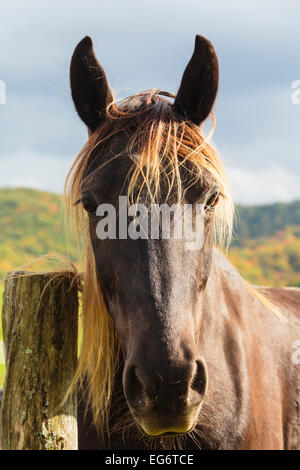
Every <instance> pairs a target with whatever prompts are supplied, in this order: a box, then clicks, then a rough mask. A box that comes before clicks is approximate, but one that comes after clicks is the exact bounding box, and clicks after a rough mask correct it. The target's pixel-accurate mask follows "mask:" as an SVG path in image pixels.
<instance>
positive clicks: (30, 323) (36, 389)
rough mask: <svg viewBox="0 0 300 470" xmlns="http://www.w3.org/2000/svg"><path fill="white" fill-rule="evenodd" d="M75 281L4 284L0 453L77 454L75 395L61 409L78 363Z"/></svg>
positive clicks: (21, 279) (41, 277) (24, 278)
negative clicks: (41, 451) (64, 451)
mask: <svg viewBox="0 0 300 470" xmlns="http://www.w3.org/2000/svg"><path fill="white" fill-rule="evenodd" d="M74 281H76V280H75V277H74V275H72V274H70V275H67V276H66V275H63V274H59V273H51V274H48V273H47V274H41V273H30V275H28V273H24V272H14V273H10V274H9V275H8V277H7V279H6V281H5V290H4V295H3V311H2V323H3V339H4V343H5V346H6V368H7V369H6V379H5V385H4V393H3V399H2V405H1V412H0V448H1V449H11V450H16V449H20V450H21V449H23V450H25V449H28V450H32V449H36V450H47V449H48V450H62V449H77V394H76V391H74V392H73V393H71V394H70V395H69V398H68V399H67V401H66V403H63V404H62V401H63V399H64V397H65V393H66V391H67V389H68V387H69V385H70V383H71V381H72V377H73V375H74V372H75V369H76V363H77V326H78V325H77V314H78V287H77V283H76V282H74Z"/></svg>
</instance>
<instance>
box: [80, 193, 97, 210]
mask: <svg viewBox="0 0 300 470" xmlns="http://www.w3.org/2000/svg"><path fill="white" fill-rule="evenodd" d="M81 202H82V205H83V207H84V209H85V210H86V211H87V212H88V214H93V213H94V212H96V210H97V203H96V201H95V199H94V198H93V197H92V196H87V195H83V196H82V198H81Z"/></svg>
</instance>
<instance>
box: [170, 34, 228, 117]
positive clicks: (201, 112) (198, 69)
mask: <svg viewBox="0 0 300 470" xmlns="http://www.w3.org/2000/svg"><path fill="white" fill-rule="evenodd" d="M218 83H219V66H218V59H217V56H216V53H215V50H214V47H213V45H212V44H211V43H210V42H209V41H208V40H207V39H205V38H204V37H203V36H200V35H197V36H196V40H195V49H194V53H193V55H192V58H191V60H190V61H189V63H188V65H187V67H186V69H185V71H184V74H183V77H182V80H181V84H180V87H179V90H178V93H177V96H176V99H175V102H174V108H175V110H176V112H177V113H178V114H180V115H182V116H184V117H185V118H186V119H188V120H189V121H192V122H194V123H195V124H197V125H199V124H201V122H203V121H204V119H206V118H207V116H208V115H209V113H210V111H211V109H212V107H213V104H214V101H215V98H216V95H217V91H218Z"/></svg>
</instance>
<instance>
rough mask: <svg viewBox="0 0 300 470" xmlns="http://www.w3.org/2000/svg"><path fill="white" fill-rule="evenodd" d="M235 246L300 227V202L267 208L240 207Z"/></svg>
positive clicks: (236, 224) (279, 204) (238, 209)
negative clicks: (293, 227) (290, 227)
mask: <svg viewBox="0 0 300 470" xmlns="http://www.w3.org/2000/svg"><path fill="white" fill-rule="evenodd" d="M236 215H237V217H236V223H235V238H234V241H233V245H235V246H240V245H243V244H244V242H245V241H246V240H249V239H251V240H255V239H259V238H268V237H272V236H274V235H276V234H277V233H278V232H279V231H282V230H285V229H286V228H287V227H289V226H299V227H300V201H295V202H291V203H288V204H285V203H277V204H270V205H266V206H238V207H237V211H236Z"/></svg>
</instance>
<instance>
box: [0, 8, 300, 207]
mask: <svg viewBox="0 0 300 470" xmlns="http://www.w3.org/2000/svg"><path fill="white" fill-rule="evenodd" d="M299 18H300V2H299V0H272V1H270V0H260V1H257V0H251V1H248V0H244V1H243V2H240V1H233V0H227V1H226V2H225V1H224V0H210V1H209V2H204V1H201V0H184V1H183V0H180V1H179V0H172V1H171V0H151V1H150V0H143V1H141V0H139V1H137V0H126V1H122V0H110V1H102V0H98V1H96V0H60V1H58V0H51V1H50V0H43V1H42V2H41V1H38V0H27V1H26V2H24V1H23V0H10V2H5V4H4V2H3V3H2V5H1V28H0V45H1V47H0V85H1V83H5V87H6V103H5V104H0V186H1V187H7V186H12V187H16V186H26V187H33V188H37V189H43V190H50V191H53V192H62V190H63V184H64V179H65V177H66V174H67V171H68V169H69V167H70V165H71V164H72V162H73V160H74V159H75V157H76V155H77V154H78V152H79V151H80V149H81V148H82V146H83V145H84V143H85V141H86V139H87V131H86V128H85V126H84V124H83V123H81V121H80V120H79V118H78V116H77V114H76V112H75V110H74V106H73V104H72V100H71V96H70V89H69V64H70V58H71V56H72V53H73V50H74V48H75V46H76V44H77V43H78V42H79V41H80V40H81V39H82V38H83V37H84V36H85V35H87V34H88V35H90V36H91V37H92V39H93V42H94V49H95V51H96V54H97V56H98V59H99V60H100V62H101V64H102V66H103V67H104V70H105V72H106V75H107V77H108V80H109V82H110V84H111V87H112V89H113V90H114V92H115V95H116V96H117V97H118V98H122V97H123V98H124V97H126V96H129V95H132V94H134V93H136V92H138V91H140V90H146V89H149V88H152V87H158V88H160V89H162V90H165V91H170V92H173V93H176V91H177V90H178V87H179V84H180V81H181V77H182V74H183V71H184V68H185V66H186V64H187V62H188V61H189V59H190V56H191V54H192V52H193V47H194V38H195V35H196V34H202V35H204V36H206V37H207V38H208V39H209V40H210V41H211V42H212V43H213V44H214V46H215V49H216V52H217V55H218V58H219V65H220V88H219V93H218V97H217V101H216V104H215V114H216V122H217V125H216V130H215V134H214V137H213V140H214V143H215V145H216V147H217V148H218V150H219V152H220V154H221V157H222V159H223V162H224V165H225V168H226V169H227V171H228V176H229V180H230V182H231V185H232V188H233V195H234V199H235V201H236V202H239V203H243V204H265V203H271V202H275V201H290V200H294V199H296V198H300V184H299V182H300V158H299V157H300V151H299V148H300V126H299V124H300V104H296V102H298V101H300V99H299V100H296V102H295V103H293V101H295V100H293V99H292V97H293V93H295V90H293V89H292V83H293V82H295V81H297V80H300V59H299V52H300V27H299ZM299 84H300V82H299ZM0 92H1V90H0ZM298 96H299V97H300V93H298ZM0 99H1V93H0ZM207 128H208V129H209V123H207Z"/></svg>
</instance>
